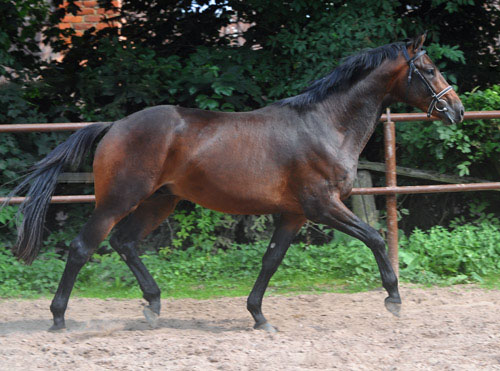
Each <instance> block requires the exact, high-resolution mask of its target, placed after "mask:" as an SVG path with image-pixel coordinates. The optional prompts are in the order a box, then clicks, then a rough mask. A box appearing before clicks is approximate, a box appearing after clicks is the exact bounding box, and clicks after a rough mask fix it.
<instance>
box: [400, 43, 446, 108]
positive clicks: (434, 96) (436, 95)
mask: <svg viewBox="0 0 500 371" xmlns="http://www.w3.org/2000/svg"><path fill="white" fill-rule="evenodd" d="M403 54H404V56H405V58H406V62H407V63H408V66H409V67H410V70H409V72H408V85H410V82H411V78H412V76H413V74H414V73H415V74H416V75H417V76H418V77H420V79H421V80H422V81H423V82H424V85H425V86H426V87H427V89H428V90H429V92H430V93H431V97H432V101H431V103H430V104H429V108H428V109H427V117H430V116H431V114H432V111H434V110H436V111H439V112H445V113H446V114H447V115H448V108H447V107H446V101H445V100H444V99H441V97H442V96H443V95H445V94H446V93H448V92H449V91H450V90H453V88H452V87H451V86H448V87H446V88H444V89H443V90H441V91H440V92H439V93H436V91H435V90H434V89H433V88H432V85H431V84H430V83H429V81H428V80H427V79H426V78H425V76H424V75H422V73H421V72H420V71H419V70H418V68H417V66H415V61H416V60H417V59H418V58H420V57H421V56H423V55H424V54H425V50H421V51H419V52H418V53H417V54H415V55H414V56H413V57H412V58H410V56H409V55H408V51H407V50H406V48H403ZM438 103H441V104H442V105H443V108H439V107H438V106H437V104H438Z"/></svg>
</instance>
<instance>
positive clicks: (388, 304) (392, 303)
mask: <svg viewBox="0 0 500 371" xmlns="http://www.w3.org/2000/svg"><path fill="white" fill-rule="evenodd" d="M384 304H385V308H386V309H387V310H388V311H389V312H391V313H392V314H393V315H395V316H396V317H399V316H400V312H401V299H394V298H391V297H387V298H385V301H384Z"/></svg>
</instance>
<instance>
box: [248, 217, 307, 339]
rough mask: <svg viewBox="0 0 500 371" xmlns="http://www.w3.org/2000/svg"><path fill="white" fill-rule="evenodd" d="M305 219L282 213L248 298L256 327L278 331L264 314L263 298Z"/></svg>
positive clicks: (249, 308) (249, 309)
mask: <svg viewBox="0 0 500 371" xmlns="http://www.w3.org/2000/svg"><path fill="white" fill-rule="evenodd" d="M305 220H306V219H305V217H304V216H303V215H294V214H282V215H281V217H280V220H279V221H278V223H277V225H276V229H275V231H274V234H273V237H272V238H271V242H270V244H269V246H268V248H267V251H266V253H265V254H264V257H263V258H262V269H261V271H260V273H259V276H258V277H257V280H256V281H255V284H254V286H253V289H252V292H251V293H250V295H249V296H248V300H247V309H248V311H249V312H250V314H251V315H252V317H253V318H254V320H255V325H254V328H255V329H262V330H266V331H269V332H275V331H276V330H275V328H274V327H273V326H271V325H270V324H269V322H267V320H266V318H265V317H264V315H263V314H262V298H263V297H264V292H265V291H266V288H267V285H268V284H269V280H270V279H271V277H272V276H273V274H274V272H276V270H277V269H278V266H279V265H280V263H281V261H282V260H283V258H284V257H285V254H286V252H287V250H288V247H289V246H290V243H291V242H292V240H293V238H294V237H295V235H296V234H297V232H298V231H299V229H300V228H301V227H302V225H303V224H304V222H305Z"/></svg>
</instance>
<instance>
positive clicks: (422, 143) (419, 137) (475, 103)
mask: <svg viewBox="0 0 500 371" xmlns="http://www.w3.org/2000/svg"><path fill="white" fill-rule="evenodd" d="M461 99H462V102H463V104H464V106H465V108H466V110H467V111H488V110H496V109H498V107H500V85H494V86H492V87H491V88H489V89H485V90H474V91H472V92H470V93H465V94H464V95H462V96H461ZM499 125H500V119H493V120H467V121H464V122H462V123H460V124H453V125H446V124H444V123H443V122H441V121H435V122H433V123H432V124H429V123H414V122H412V123H401V124H398V137H397V139H398V143H399V147H400V149H401V150H400V151H399V155H400V157H401V162H400V163H401V164H402V165H407V166H412V167H421V168H429V169H434V170H438V171H441V172H450V173H451V172H454V173H457V174H459V175H474V176H478V177H482V178H485V179H498V177H500V162H499V161H498V158H499V154H500V129H499ZM423 153H425V154H426V155H425V156H422V154H423Z"/></svg>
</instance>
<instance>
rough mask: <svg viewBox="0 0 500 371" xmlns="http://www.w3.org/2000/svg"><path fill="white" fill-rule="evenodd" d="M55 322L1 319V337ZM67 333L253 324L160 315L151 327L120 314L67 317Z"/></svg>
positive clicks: (41, 329)
mask: <svg viewBox="0 0 500 371" xmlns="http://www.w3.org/2000/svg"><path fill="white" fill-rule="evenodd" d="M51 325H52V321H51V320H50V319H26V320H15V321H8V322H0V337H3V336H8V335H9V334H15V333H25V334H31V333H37V332H46V331H47V330H48V329H49V327H50V326H51ZM66 327H67V329H66V330H65V331H64V332H65V333H68V334H72V333H74V334H81V335H85V334H87V335H89V337H92V336H106V335H107V334H111V333H115V332H118V331H157V330H161V329H174V330H198V331H205V332H211V333H223V332H236V331H247V330H250V329H251V328H252V327H251V325H250V323H249V321H247V320H243V319H223V320H206V319H196V318H195V319H180V318H168V317H167V318H159V319H158V322H157V325H156V326H155V327H154V328H152V327H151V326H150V325H149V324H148V323H147V321H146V320H145V319H142V318H121V319H93V320H90V321H75V320H72V319H68V320H66Z"/></svg>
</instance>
